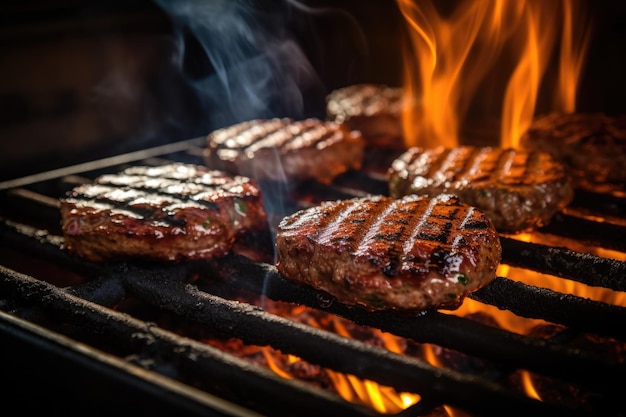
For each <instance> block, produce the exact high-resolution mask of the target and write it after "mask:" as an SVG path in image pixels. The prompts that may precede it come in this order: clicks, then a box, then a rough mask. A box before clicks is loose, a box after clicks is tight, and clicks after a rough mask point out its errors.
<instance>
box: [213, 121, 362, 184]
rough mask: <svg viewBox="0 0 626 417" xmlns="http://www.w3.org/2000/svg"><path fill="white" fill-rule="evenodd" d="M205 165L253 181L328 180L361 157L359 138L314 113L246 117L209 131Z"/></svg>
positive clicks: (355, 165) (357, 164)
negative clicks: (297, 117)
mask: <svg viewBox="0 0 626 417" xmlns="http://www.w3.org/2000/svg"><path fill="white" fill-rule="evenodd" d="M207 141H208V148H207V151H206V160H207V165H208V166H210V167H212V168H216V169H221V170H225V171H227V172H230V173H233V174H240V175H245V176H248V177H251V178H254V179H256V180H272V181H286V182H299V181H303V180H307V179H316V180H318V181H320V182H323V183H329V182H331V181H332V179H333V178H335V177H336V176H337V175H339V174H342V173H343V172H345V171H347V170H349V169H358V168H360V167H361V164H362V160H363V148H364V144H363V138H362V136H361V134H360V133H358V132H356V131H350V130H349V129H348V128H347V126H345V125H343V124H341V123H335V122H327V121H323V120H319V119H315V118H309V119H306V120H293V119H289V118H280V119H278V118H277V119H262V120H250V121H246V122H242V123H239V124H236V125H234V126H230V127H225V128H222V129H218V130H216V131H214V132H212V133H211V134H210V135H209V136H208V138H207Z"/></svg>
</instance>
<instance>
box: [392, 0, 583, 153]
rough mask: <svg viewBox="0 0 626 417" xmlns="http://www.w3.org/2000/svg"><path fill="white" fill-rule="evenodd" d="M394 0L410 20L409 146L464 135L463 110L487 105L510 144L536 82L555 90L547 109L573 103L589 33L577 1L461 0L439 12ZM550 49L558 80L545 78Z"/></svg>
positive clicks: (454, 141) (410, 0)
mask: <svg viewBox="0 0 626 417" xmlns="http://www.w3.org/2000/svg"><path fill="white" fill-rule="evenodd" d="M397 2H398V6H399V7H400V10H401V12H402V14H403V15H404V17H405V19H406V22H407V24H408V27H409V31H408V32H409V42H408V44H407V46H406V48H407V50H406V51H405V53H404V73H405V87H406V92H405V94H407V96H408V97H409V98H410V102H411V103H413V105H412V106H408V107H407V109H406V110H405V111H404V114H403V127H404V131H405V141H406V144H407V145H408V146H415V145H419V146H424V147H433V146H436V145H445V146H456V145H458V144H461V143H463V137H462V128H463V124H464V123H465V122H466V117H467V116H468V113H470V111H471V113H472V114H473V115H475V114H476V113H477V107H479V106H483V105H487V106H488V107H489V109H487V110H486V111H487V112H489V113H496V114H492V115H491V116H489V117H495V118H496V119H499V120H500V123H501V126H500V139H499V140H500V144H501V145H502V146H504V147H515V146H516V144H517V143H518V140H519V138H520V136H521V135H522V133H523V132H524V131H525V130H526V128H527V127H528V126H529V124H530V123H531V121H532V119H533V117H534V116H535V111H536V105H537V100H538V97H539V93H540V92H541V88H546V89H547V90H548V91H549V94H550V95H551V96H553V97H555V99H554V100H553V101H554V103H548V104H547V105H548V106H549V107H547V108H549V110H551V111H563V112H567V111H573V110H574V109H575V107H576V90H577V84H578V80H579V76H580V72H581V70H582V65H583V61H584V56H585V52H586V49H587V42H588V38H589V30H588V29H586V25H585V22H584V21H583V20H582V18H581V16H584V10H583V9H582V7H581V5H580V4H579V3H578V2H575V1H570V0H562V1H560V2H556V1H541V0H526V1H523V0H522V1H515V2H511V1H506V0H479V1H471V0H469V1H467V0H465V1H460V2H458V3H455V4H456V7H455V8H454V9H453V10H446V11H445V12H444V11H442V10H440V9H438V8H437V6H435V4H434V2H432V1H428V0H426V1H419V2H417V1H414V0H397ZM438 5H440V4H438ZM581 25H582V26H581ZM574 28H575V30H574ZM555 54H557V55H558V65H557V66H558V71H557V72H558V75H557V81H555V82H546V81H545V76H546V74H547V70H548V67H549V64H550V62H551V59H553V57H554V55H555ZM545 84H549V85H545ZM489 113H488V114H489ZM473 117H474V116H473Z"/></svg>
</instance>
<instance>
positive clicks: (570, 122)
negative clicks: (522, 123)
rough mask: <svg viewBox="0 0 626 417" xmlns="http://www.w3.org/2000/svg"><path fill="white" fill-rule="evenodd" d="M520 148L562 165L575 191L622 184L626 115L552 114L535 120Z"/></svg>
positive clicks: (625, 175) (625, 176)
mask: <svg viewBox="0 0 626 417" xmlns="http://www.w3.org/2000/svg"><path fill="white" fill-rule="evenodd" d="M520 144H521V146H522V147H523V148H525V149H529V150H542V151H545V152H548V153H550V154H551V155H552V156H554V157H555V158H556V159H558V160H560V161H561V162H562V163H564V164H565V165H566V166H567V167H568V168H569V169H570V170H571V175H572V177H573V180H574V183H575V185H576V186H577V187H580V188H586V189H596V188H597V185H598V184H605V183H613V184H619V185H621V186H623V185H624V184H626V115H622V116H607V115H605V114H602V113H553V114H550V115H546V116H543V117H539V118H537V119H536V120H535V121H534V122H533V123H532V124H531V126H530V128H529V129H528V130H527V131H526V133H525V135H524V136H523V137H522V138H521V140H520Z"/></svg>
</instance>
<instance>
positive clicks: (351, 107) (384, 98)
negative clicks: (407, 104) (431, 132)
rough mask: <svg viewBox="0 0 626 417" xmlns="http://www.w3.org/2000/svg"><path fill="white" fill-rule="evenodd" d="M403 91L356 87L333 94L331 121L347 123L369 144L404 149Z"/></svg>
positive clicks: (328, 109) (329, 104) (376, 86)
mask: <svg viewBox="0 0 626 417" xmlns="http://www.w3.org/2000/svg"><path fill="white" fill-rule="evenodd" d="M403 103H404V98H403V93H402V89H401V88H398V87H390V86H387V85H384V84H355V85H350V86H347V87H343V88H339V89H337V90H334V91H331V92H330V94H329V95H328V96H327V97H326V115H327V117H328V119H329V120H334V121H336V122H339V123H346V124H347V125H348V127H349V128H350V129H351V130H358V131H360V132H361V133H362V134H363V137H364V138H365V141H366V145H369V146H374V147H384V148H394V149H400V148H404V147H405V145H404V140H403V136H402V114H401V112H402V109H403V107H404V105H403Z"/></svg>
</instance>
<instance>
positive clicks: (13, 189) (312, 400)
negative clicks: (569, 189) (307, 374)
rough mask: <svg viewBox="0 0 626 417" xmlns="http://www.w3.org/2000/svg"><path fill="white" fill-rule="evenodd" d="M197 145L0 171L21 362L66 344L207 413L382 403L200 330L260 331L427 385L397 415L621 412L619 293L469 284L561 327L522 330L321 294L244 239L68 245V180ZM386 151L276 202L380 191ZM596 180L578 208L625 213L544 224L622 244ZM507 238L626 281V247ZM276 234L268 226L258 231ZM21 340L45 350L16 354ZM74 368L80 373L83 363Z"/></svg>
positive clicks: (276, 342)
mask: <svg viewBox="0 0 626 417" xmlns="http://www.w3.org/2000/svg"><path fill="white" fill-rule="evenodd" d="M203 146H204V139H203V138H198V139H193V140H190V141H184V142H181V143H177V144H172V145H167V146H163V147H157V148H152V149H148V150H145V151H141V152H135V153H132V154H126V155H122V156H120V157H117V158H108V159H106V160H100V161H95V162H93V163H90V164H81V165H78V166H74V167H68V168H65V169H62V170H56V171H53V172H48V173H44V174H40V175H35V176H31V177H27V178H20V179H18V180H13V181H7V182H4V183H0V191H2V197H1V201H0V203H1V207H2V208H1V210H0V211H1V213H2V214H1V216H2V220H3V221H2V223H1V224H0V236H2V247H3V254H4V255H2V263H3V266H0V276H1V277H2V279H1V281H0V289H1V291H0V293H1V294H2V295H1V296H0V313H1V314H0V319H1V321H0V330H2V332H3V333H4V334H5V335H6V336H7V337H9V336H10V338H11V340H14V341H16V343H15V345H16V346H20V349H17V348H16V351H15V356H16V357H22V358H23V359H22V360H23V361H25V362H27V363H28V362H29V361H32V360H33V359H32V356H33V355H36V356H37V357H49V358H54V362H56V361H57V357H58V356H61V357H63V358H65V359H66V360H69V362H70V363H72V364H74V366H73V367H71V368H78V367H77V366H76V364H79V363H89V364H91V365H90V366H88V367H87V369H89V370H90V372H89V375H90V378H92V379H93V380H94V381H98V380H99V381H103V380H104V379H105V376H104V375H112V376H113V377H111V378H110V379H112V380H114V381H116V382H115V383H116V384H121V385H122V386H128V387H129V391H125V392H133V393H136V395H137V397H138V398H141V399H143V400H146V401H143V402H144V403H150V404H152V406H151V407H152V408H154V412H155V413H156V414H162V413H167V412H171V410H173V409H177V410H186V411H188V412H192V413H193V414H198V415H200V414H203V415H256V413H258V414H262V415H263V414H265V415H270V414H271V415H274V416H280V415H285V416H291V415H298V416H303V415H315V416H318V415H320V414H330V415H345V416H351V415H355V416H357V415H358V416H375V415H379V414H378V413H376V412H374V411H373V410H371V409H369V408H367V407H364V406H358V405H354V404H351V403H348V402H346V401H343V400H341V399H340V398H339V397H337V396H336V395H334V394H331V393H330V392H328V391H326V390H324V389H322V388H319V387H317V386H314V385H311V384H307V383H304V382H302V381H298V380H295V379H289V380H288V379H283V378H280V377H278V376H277V375H276V374H274V373H273V372H271V371H269V370H267V369H266V368H264V367H262V366H260V365H256V364H253V363H250V362H247V361H244V360H242V359H239V358H237V357H235V356H233V355H230V354H227V353H224V352H222V351H220V350H219V349H216V348H214V347H212V346H210V345H208V344H206V343H203V342H202V340H203V337H204V336H203V335H204V333H206V332H209V333H211V334H220V335H226V336H228V337H235V338H238V339H241V340H242V341H243V342H244V343H247V344H251V345H259V346H264V345H269V346H272V347H273V348H274V349H278V350H280V351H282V352H283V353H290V354H293V355H296V356H298V357H300V358H302V359H304V360H306V361H308V362H310V363H314V364H317V365H319V366H322V367H325V368H330V369H333V370H334V371H336V372H341V373H348V374H353V375H355V376H357V377H359V378H360V379H368V380H373V381H376V382H378V383H380V384H383V385H387V386H391V387H394V388H396V389H397V390H399V391H407V392H415V393H419V394H420V395H421V397H422V400H421V401H420V402H419V403H417V404H416V405H414V406H413V407H411V408H409V409H407V410H405V411H404V412H402V413H401V415H407V416H409V415H411V416H418V415H424V416H430V415H438V413H442V412H443V411H442V405H443V404H448V405H452V406H455V407H458V408H459V409H461V410H464V411H466V412H468V413H470V414H471V415H481V416H482V415H485V416H488V415H498V416H501V415H503V414H506V415H528V414H529V413H533V414H534V415H545V416H553V415H565V414H571V415H598V414H600V413H602V415H623V414H622V411H623V408H624V407H622V406H621V405H620V395H621V392H622V391H623V388H624V384H623V383H622V382H617V383H616V382H615V381H621V380H622V378H621V376H622V375H623V373H624V371H625V369H624V363H623V354H622V353H621V350H619V351H618V353H617V354H616V355H607V354H606V353H605V351H604V350H603V347H604V346H605V345H606V343H615V344H616V346H618V348H617V349H623V344H622V342H624V341H626V334H625V333H624V332H625V331H624V327H623V326H622V325H621V324H622V323H623V322H624V320H625V319H626V308H624V307H620V306H615V305H611V304H606V303H602V302H599V301H592V300H589V299H585V298H581V297H577V296H573V295H566V294H561V293H559V292H555V291H551V290H547V289H543V288H539V287H534V286H531V285H528V284H523V283H520V282H517V281H513V280H510V279H508V278H504V277H498V278H496V280H494V281H493V282H492V283H490V284H489V285H488V286H487V287H485V288H483V289H481V290H479V291H477V292H475V293H473V294H472V295H471V298H473V299H475V300H477V301H480V302H483V303H485V304H491V305H494V306H497V307H498V308H500V309H505V310H510V311H511V312H513V313H515V314H517V315H519V316H522V317H528V318H539V319H544V320H546V321H548V322H551V323H554V325H555V326H562V327H564V330H563V331H560V332H558V333H555V334H554V335H552V336H550V337H537V336H523V335H519V334H516V333H512V332H509V331H505V330H501V329H498V328H496V327H493V326H491V325H488V324H484V323H481V322H480V321H479V320H474V319H471V318H461V317H457V316H453V315H449V314H444V313H442V312H438V311H429V312H425V313H422V314H420V315H412V316H408V315H402V314H394V313H392V312H375V313H372V312H368V311H365V310H362V309H360V308H357V307H347V306H343V305H341V304H339V303H333V302H328V301H329V300H328V298H327V297H326V296H325V295H324V294H321V293H317V292H315V291H311V290H309V289H305V288H303V287H300V286H298V285H296V284H293V283H291V282H289V281H286V280H284V279H283V278H282V277H281V276H280V274H278V272H277V271H276V269H275V268H274V266H273V265H271V264H270V263H267V262H262V261H254V260H252V259H249V258H246V257H244V256H242V255H239V254H231V255H228V256H226V257H225V258H223V259H219V260H216V261H213V262H190V263H184V264H178V265H154V264H135V263H121V264H107V265H99V264H93V263H90V262H86V261H83V260H81V259H77V258H76V257H73V256H70V255H68V254H67V253H66V252H64V251H63V249H62V243H63V242H62V238H61V237H60V233H61V232H60V226H59V221H60V217H59V212H58V198H59V197H60V196H61V195H62V194H63V193H64V192H65V191H67V190H69V189H70V188H72V187H73V186H74V185H76V184H78V183H81V182H85V181H90V180H92V179H93V178H95V177H96V176H98V175H100V174H102V173H110V172H117V171H120V170H121V169H122V168H124V167H125V166H128V165H130V164H139V163H141V164H152V165H154V164H159V163H163V162H169V161H180V162H189V163H200V164H201V163H202V162H203V161H202V148H203ZM392 157H393V155H382V156H380V155H379V156H378V158H376V160H374V161H368V163H367V164H366V169H364V170H362V171H359V172H350V173H347V174H345V175H343V176H341V177H340V178H338V179H337V180H336V181H335V182H334V183H333V184H330V185H323V184H318V183H314V182H311V183H306V184H302V185H301V186H298V187H293V188H289V189H286V190H282V192H284V193H285V195H286V199H285V201H284V202H283V207H282V209H281V210H285V211H290V210H295V209H297V208H299V207H302V206H305V205H311V204H316V203H317V202H318V201H321V200H322V199H336V198H350V197H354V196H359V195H364V194H366V193H382V194H384V193H386V185H385V182H384V177H383V176H382V174H383V173H384V169H385V167H386V166H387V164H388V162H389V159H390V158H392ZM264 187H273V185H272V184H265V185H264ZM272 190H275V188H272ZM264 191H265V190H264ZM587 194H588V193H583V194H582V197H580V196H577V200H576V202H575V205H574V208H573V210H574V211H575V210H583V209H584V210H586V211H592V212H593V211H597V210H600V211H602V210H603V209H604V207H606V208H607V213H609V210H610V213H609V214H610V215H611V216H612V217H617V218H618V221H616V222H597V221H593V220H589V219H588V218H580V217H577V216H575V215H573V214H571V213H562V214H560V215H559V217H558V218H557V219H556V220H555V222H553V224H551V225H550V226H548V227H546V228H544V229H542V230H541V231H540V232H541V233H544V234H546V235H552V236H556V237H557V238H563V239H573V240H575V241H576V242H577V243H578V244H581V245H586V246H588V245H591V246H600V247H602V248H606V249H608V250H614V251H620V252H626V248H624V244H625V242H626V239H624V237H625V236H626V233H624V231H625V230H626V229H625V226H624V225H623V224H620V221H619V220H620V216H621V217H622V218H623V219H626V214H624V211H623V207H624V202H623V200H622V199H621V198H620V197H607V196H602V200H600V199H595V198H593V196H592V195H587ZM599 202H601V204H600V203H599ZM596 203H598V204H596ZM594 204H595V205H596V206H594ZM597 206H600V209H598V207H597ZM270 214H272V213H270ZM274 214H275V215H276V216H280V215H279V214H278V213H274ZM601 214H602V213H600V215H601ZM501 240H502V245H503V263H506V264H508V265H510V266H512V267H518V268H525V269H529V270H532V271H536V272H539V273H547V274H551V275H554V276H557V277H561V278H566V279H569V280H574V281H580V282H582V283H584V284H587V285H590V286H599V287H605V288H609V289H612V290H614V291H624V290H625V288H626V287H625V285H626V284H624V282H623V280H622V279H621V278H622V277H623V276H625V274H624V272H626V264H625V263H624V262H622V261H617V260H614V259H611V258H608V257H602V256H597V255H592V254H588V253H584V252H581V251H575V250H571V249H567V248H564V247H561V246H548V245H544V244H537V243H528V242H522V241H518V240H515V239H513V238H511V237H507V236H502V237H501ZM268 242H270V243H271V239H266V240H265V243H264V245H267V244H268ZM266 249H267V247H266ZM197 277H202V279H197ZM236 292H246V293H249V294H252V295H253V297H261V296H262V295H263V296H265V297H267V298H269V299H271V300H273V301H280V302H286V303H294V304H298V305H305V306H308V307H310V308H312V309H316V310H321V311H323V312H326V313H330V314H333V315H336V316H339V317H343V318H346V319H349V320H350V321H352V322H354V323H356V324H357V325H360V326H368V327H372V328H376V329H380V330H382V331H385V332H389V333H391V334H393V335H396V336H399V337H402V338H406V339H408V340H411V341H414V342H417V343H431V344H434V345H437V346H439V347H441V348H442V349H445V350H447V351H448V352H450V354H451V355H452V356H454V357H456V358H457V359H458V358H462V359H459V360H465V361H470V362H473V363H480V364H481V366H484V367H485V368H487V369H489V370H490V372H489V373H484V372H483V373H480V372H479V373H476V372H471V371H469V370H468V371H460V370H455V369H454V367H450V368H438V367H434V366H432V365H430V364H428V363H427V362H425V361H423V360H420V359H417V358H415V357H412V356H409V355H399V354H394V353H391V352H389V351H387V350H386V349H383V348H380V347H376V346H372V345H371V344H368V343H365V342H362V341H359V340H356V339H349V338H344V337H341V336H338V335H336V334H334V333H331V332H328V331H325V330H322V329H318V328H315V327H311V326H308V325H305V324H301V323H297V322H294V321H291V320H289V319H286V318H283V317H280V316H279V315H276V314H272V313H271V312H269V311H266V310H265V309H263V308H262V307H259V306H257V305H256V304H254V303H253V302H242V301H240V300H239V299H237V298H235V297H233V296H232V294H233V293H236ZM117 310H119V311H117ZM164 314H165V315H167V317H169V320H170V321H176V322H180V323H184V325H183V327H185V326H186V328H188V329H197V328H198V327H199V329H200V330H194V331H189V332H188V334H185V335H184V336H181V335H179V333H181V331H180V330H179V329H180V325H179V324H177V325H176V326H175V330H171V329H167V328H165V327H166V326H158V325H156V324H155V321H156V320H153V319H154V318H155V317H161V316H162V315H164ZM198 332H199V333H198ZM183 333H184V332H183ZM585 334H591V335H593V339H591V340H594V343H591V346H584V347H581V346H580V345H579V344H576V343H575V341H576V340H577V338H579V337H581V335H585ZM596 341H597V343H596ZM18 342H19V343H18ZM23 343H25V344H26V346H31V347H33V346H37V347H38V348H39V349H41V351H39V352H37V353H36V354H31V355H25V354H20V352H21V350H22V344H23ZM10 346H12V345H11V344H10ZM25 350H26V351H29V350H32V348H31V349H25ZM467 358H471V359H467ZM18 362H20V361H18ZM36 362H37V361H36ZM40 362H41V361H40ZM40 367H41V368H40V370H39V371H40V372H42V373H46V372H48V373H50V372H51V371H52V370H53V369H51V368H50V367H49V366H46V365H44V364H43V363H40ZM517 369H527V370H530V371H533V372H535V373H536V374H537V375H540V376H541V377H543V378H550V379H554V380H558V381H564V382H565V383H567V384H572V385H575V387H576V390H580V391H581V392H584V395H585V396H587V397H589V398H590V399H589V400H588V401H586V402H585V403H584V404H583V406H581V407H577V405H578V404H570V403H568V402H567V401H564V402H563V403H556V404H550V403H547V402H541V401H537V400H534V399H530V398H527V397H526V396H524V395H522V394H520V393H518V392H515V391H514V390H512V389H511V388H510V386H508V384H507V383H506V379H507V377H509V376H510V375H511V374H512V373H513V372H514V371H515V370H517ZM20 371H21V370H20V369H17V370H16V373H17V374H19V373H20ZM74 373H75V374H76V375H74V376H75V377H78V376H79V375H78V371H76V372H74ZM70 375H71V373H70ZM80 376H82V374H81V375H80ZM107 381H108V379H107ZM102 385H103V386H104V384H102ZM107 385H109V384H107ZM99 388H101V387H99ZM117 391H119V392H116V393H115V395H116V396H117V400H118V401H121V399H122V398H125V395H126V396H128V394H124V393H123V391H124V390H121V389H118V390H117ZM155 393H156V394H155ZM581 395H583V394H581ZM109 401H112V402H115V401H116V400H115V399H113V400H109ZM135 403H136V404H140V403H142V401H141V400H136V401H135ZM154 404H162V407H154ZM166 410H168V411H166ZM163 415H165V414H163Z"/></svg>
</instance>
